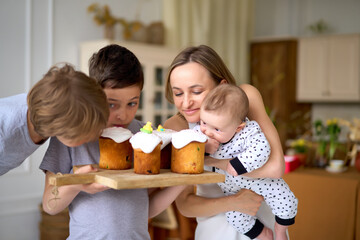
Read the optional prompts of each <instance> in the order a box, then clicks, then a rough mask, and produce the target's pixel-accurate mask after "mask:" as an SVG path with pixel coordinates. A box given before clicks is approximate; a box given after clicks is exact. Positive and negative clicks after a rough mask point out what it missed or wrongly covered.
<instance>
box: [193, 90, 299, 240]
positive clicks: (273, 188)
mask: <svg viewBox="0 0 360 240" xmlns="http://www.w3.org/2000/svg"><path fill="white" fill-rule="evenodd" d="M248 108H249V103H248V99H247V96H246V94H245V93H244V92H243V90H241V88H239V87H236V86H232V85H230V84H220V85H219V86H217V87H216V88H215V89H213V90H212V91H211V92H210V93H209V94H208V95H207V96H206V97H205V99H204V102H203V104H202V105H201V108H200V119H201V122H200V126H196V128H195V129H197V130H199V129H200V130H201V131H202V132H203V133H204V134H206V135H207V136H208V137H209V139H211V141H209V144H207V145H206V151H207V152H208V153H211V155H210V156H211V157H213V158H216V159H231V160H230V162H229V163H228V164H227V167H226V170H227V172H224V171H223V170H220V169H218V168H215V169H216V170H215V171H216V172H220V173H222V174H225V175H226V179H225V183H219V186H220V187H221V189H222V190H223V192H224V193H225V194H226V195H232V194H235V193H237V192H238V191H239V190H240V189H241V188H246V189H250V190H252V191H254V192H256V193H257V194H259V195H262V196H263V197H264V200H265V202H266V203H267V204H268V205H269V206H270V207H271V209H272V211H273V213H274V214H275V215H276V217H275V220H276V223H275V235H276V239H287V236H286V228H287V226H288V225H291V224H294V218H295V215H296V213H297V202H298V201H297V199H296V198H295V196H294V194H293V193H292V192H291V191H290V189H289V187H288V185H287V184H286V183H285V182H284V180H283V179H269V178H264V179H254V178H248V177H245V176H237V175H241V174H244V173H247V172H250V171H252V170H254V169H256V168H259V167H261V166H262V165H263V164H264V163H265V162H266V161H267V159H268V158H269V155H270V145H269V143H268V142H267V140H266V138H265V135H264V134H263V133H262V131H261V129H260V126H259V125H258V124H257V123H256V122H255V121H249V120H248V119H247V118H246V116H247V113H248ZM219 144H220V146H219ZM207 158H208V157H207ZM210 159H211V158H210ZM229 173H230V174H229ZM236 176H237V177H236ZM226 216H227V220H228V222H229V223H230V224H231V225H232V226H233V227H234V228H235V229H236V230H237V231H239V232H241V233H242V234H245V235H246V236H248V237H249V238H251V239H254V238H258V239H264V238H262V237H263V236H262V235H261V232H262V230H263V229H264V225H263V224H262V223H261V222H260V221H259V220H257V219H256V218H254V217H252V216H250V215H246V214H243V213H240V212H235V211H233V212H227V213H226Z"/></svg>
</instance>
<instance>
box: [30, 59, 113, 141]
mask: <svg viewBox="0 0 360 240" xmlns="http://www.w3.org/2000/svg"><path fill="white" fill-rule="evenodd" d="M27 103H28V108H29V116H30V121H31V123H32V124H33V125H34V129H35V131H36V132H37V133H38V134H39V135H41V136H42V137H44V138H47V137H52V136H59V137H63V138H66V139H71V140H84V138H85V137H88V138H92V140H95V138H97V137H99V135H100V134H101V132H102V130H103V129H104V128H105V127H106V124H107V120H108V117H109V107H108V103H107V98H106V95H105V93H104V91H103V90H102V88H101V86H100V85H99V84H98V83H97V82H96V81H95V80H94V79H92V78H90V77H88V76H86V75H85V74H84V73H82V72H79V71H75V69H74V68H73V67H72V66H70V65H68V64H65V65H64V66H62V67H61V66H53V67H52V68H51V69H50V70H49V71H48V72H47V73H46V74H45V75H44V77H43V78H42V79H41V80H40V81H39V82H37V83H36V84H35V85H34V87H33V88H32V89H31V90H30V92H29V94H28V97H27Z"/></svg>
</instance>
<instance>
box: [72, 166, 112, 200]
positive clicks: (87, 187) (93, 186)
mask: <svg viewBox="0 0 360 240" xmlns="http://www.w3.org/2000/svg"><path fill="white" fill-rule="evenodd" d="M96 171H98V169H96V168H94V167H93V166H92V165H85V166H83V167H80V168H78V169H76V170H75V171H74V174H79V173H89V172H96ZM107 189H109V187H106V186H104V185H102V184H99V183H90V184H82V187H81V191H83V192H86V193H89V194H94V193H98V192H102V191H105V190H107Z"/></svg>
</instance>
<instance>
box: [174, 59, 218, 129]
mask: <svg viewBox="0 0 360 240" xmlns="http://www.w3.org/2000/svg"><path fill="white" fill-rule="evenodd" d="M170 84H171V88H172V91H173V99H174V104H175V106H176V108H177V109H178V111H179V112H180V113H181V114H182V115H183V116H184V117H185V119H186V120H187V121H188V122H190V123H195V122H199V121H200V106H201V103H202V102H203V100H204V98H205V96H206V95H207V94H208V93H209V92H210V90H212V89H213V88H214V87H215V86H216V83H215V81H214V80H213V79H212V78H211V77H210V74H209V72H208V71H207V69H206V68H205V67H203V66H202V65H200V64H198V63H195V62H190V63H186V64H184V65H181V66H178V67H176V68H174V69H173V70H172V72H171V75H170Z"/></svg>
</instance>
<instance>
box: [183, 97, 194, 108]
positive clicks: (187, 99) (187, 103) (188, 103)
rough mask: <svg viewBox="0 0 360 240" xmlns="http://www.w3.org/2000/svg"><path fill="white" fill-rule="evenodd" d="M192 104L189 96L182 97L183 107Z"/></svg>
mask: <svg viewBox="0 0 360 240" xmlns="http://www.w3.org/2000/svg"><path fill="white" fill-rule="evenodd" d="M192 103H193V100H192V98H191V97H190V96H188V95H185V96H184V101H183V104H184V106H185V107H188V106H191V105H192Z"/></svg>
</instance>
